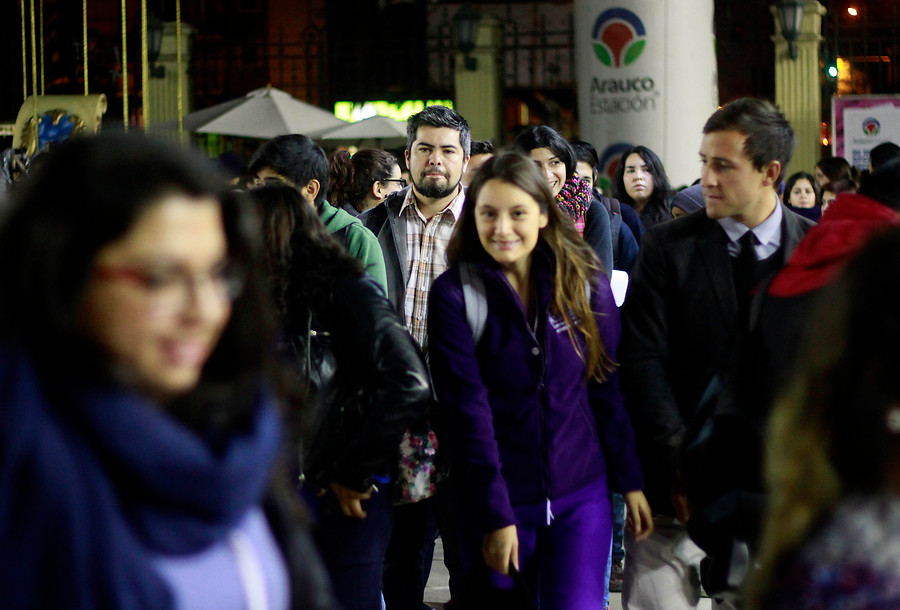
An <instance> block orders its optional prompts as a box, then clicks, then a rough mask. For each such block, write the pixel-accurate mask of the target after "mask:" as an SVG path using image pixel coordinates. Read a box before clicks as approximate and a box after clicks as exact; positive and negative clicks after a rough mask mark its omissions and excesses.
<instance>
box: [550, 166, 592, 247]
mask: <svg viewBox="0 0 900 610" xmlns="http://www.w3.org/2000/svg"><path fill="white" fill-rule="evenodd" d="M556 205H557V206H559V209H560V210H562V211H563V212H565V213H566V214H567V215H568V216H569V217H570V218H571V219H572V220H573V221H575V228H576V229H578V234H579V235H581V236H582V237H584V213H585V212H586V211H587V209H588V206H590V205H591V188H590V186H589V185H588V182H587V180H584V179H582V178H581V177H579V175H578V174H576V173H573V174H572V177H571V178H569V179H568V180H566V183H565V184H564V185H563V187H562V190H560V191H559V194H558V195H557V196H556Z"/></svg>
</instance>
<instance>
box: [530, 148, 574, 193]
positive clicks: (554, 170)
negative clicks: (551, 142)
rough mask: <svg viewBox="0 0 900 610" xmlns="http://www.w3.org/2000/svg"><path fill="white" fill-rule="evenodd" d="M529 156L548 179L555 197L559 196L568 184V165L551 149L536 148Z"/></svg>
mask: <svg viewBox="0 0 900 610" xmlns="http://www.w3.org/2000/svg"><path fill="white" fill-rule="evenodd" d="M528 156H529V157H531V160H532V161H534V163H535V165H537V166H538V169H539V170H541V174H543V176H544V177H545V178H546V179H547V184H549V185H550V190H551V191H553V196H554V197H555V196H556V195H559V192H560V191H561V190H562V187H563V185H564V184H565V183H566V164H565V163H563V160H562V159H560V158H559V156H558V155H557V154H556V153H555V152H553V151H552V150H550V149H549V148H546V147H544V148H535V149H533V150H531V151H529V152H528Z"/></svg>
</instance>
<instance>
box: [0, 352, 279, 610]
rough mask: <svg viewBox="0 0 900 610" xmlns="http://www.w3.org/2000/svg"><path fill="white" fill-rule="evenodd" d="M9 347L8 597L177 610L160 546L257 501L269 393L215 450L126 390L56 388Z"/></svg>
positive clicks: (3, 516)
mask: <svg viewBox="0 0 900 610" xmlns="http://www.w3.org/2000/svg"><path fill="white" fill-rule="evenodd" d="M53 396H54V397H62V398H61V399H58V398H54V401H53V404H51V403H50V402H49V401H48V399H47V393H46V392H45V391H44V389H43V388H42V387H41V385H40V381H39V379H38V375H37V373H36V371H35V370H34V368H33V367H32V365H31V363H30V362H29V361H28V359H27V358H25V357H24V356H23V355H22V354H21V353H14V352H12V351H10V350H8V349H5V348H3V347H0V600H3V601H2V605H3V606H4V607H10V608H16V607H54V608H56V607H59V608H63V607H65V608H112V607H116V608H168V607H171V605H172V599H171V594H170V592H169V591H168V589H167V588H166V586H165V585H164V583H163V582H162V581H161V579H160V578H159V577H158V576H157V575H156V573H155V571H154V570H153V569H152V567H151V564H150V557H151V556H156V555H160V554H163V555H182V554H191V553H195V552H198V551H201V550H203V549H205V548H207V547H208V546H209V545H210V544H212V543H214V542H216V541H218V540H221V539H222V538H223V537H224V536H225V534H226V533H227V532H228V531H229V530H230V529H232V527H233V526H234V525H235V524H236V523H237V521H238V520H239V519H240V518H241V517H242V516H243V515H244V514H245V513H246V511H247V510H248V509H249V508H250V507H252V506H254V505H256V504H259V502H260V501H261V498H262V496H263V494H264V493H265V490H266V487H267V485H268V483H269V473H270V470H271V467H272V465H273V463H274V460H275V457H276V454H277V452H278V450H279V445H280V425H279V420H278V416H277V414H276V412H275V409H274V408H273V406H272V405H271V404H270V401H268V400H266V399H265V397H262V396H260V397H259V398H258V400H257V404H256V409H255V411H254V416H253V418H252V422H251V424H250V425H249V426H248V429H247V430H246V431H244V432H243V433H241V434H236V435H235V436H233V437H231V438H230V439H228V440H227V441H226V442H224V443H223V444H221V446H219V447H217V448H216V449H215V450H214V449H213V448H212V447H211V446H210V445H209V444H208V443H206V442H204V440H203V439H202V438H200V437H199V436H198V435H197V434H196V433H194V432H192V431H191V430H189V429H188V428H186V427H185V426H183V425H182V424H180V423H179V422H178V421H176V420H175V419H173V418H172V417H170V416H169V415H167V414H166V413H165V411H163V410H162V409H161V408H160V407H159V406H157V405H154V404H152V403H149V402H146V401H145V400H144V399H143V398H141V397H140V396H138V395H136V394H134V393H132V392H129V391H125V390H122V389H116V388H105V389H90V390H88V389H84V390H74V389H70V390H68V391H60V389H59V388H57V389H56V390H55V391H54V393H53Z"/></svg>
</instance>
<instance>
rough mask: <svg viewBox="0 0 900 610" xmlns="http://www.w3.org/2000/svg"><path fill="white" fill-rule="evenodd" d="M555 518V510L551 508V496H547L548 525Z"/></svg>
mask: <svg viewBox="0 0 900 610" xmlns="http://www.w3.org/2000/svg"><path fill="white" fill-rule="evenodd" d="M555 518H556V517H554V516H553V511H552V510H550V498H547V525H550V522H551V521H553V520H554V519H555Z"/></svg>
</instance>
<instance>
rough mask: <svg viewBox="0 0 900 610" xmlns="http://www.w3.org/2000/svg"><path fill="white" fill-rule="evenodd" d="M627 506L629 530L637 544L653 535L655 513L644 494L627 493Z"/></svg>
mask: <svg viewBox="0 0 900 610" xmlns="http://www.w3.org/2000/svg"><path fill="white" fill-rule="evenodd" d="M625 506H626V507H628V529H629V530H630V531H631V532H632V533H633V534H634V539H635V540H636V541H637V542H640V541H641V540H645V539H647V538H648V537H649V536H650V534H652V533H653V513H652V512H651V510H650V503H649V502H647V498H646V497H644V492H642V491H640V490H638V491H629V492H626V493H625Z"/></svg>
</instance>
